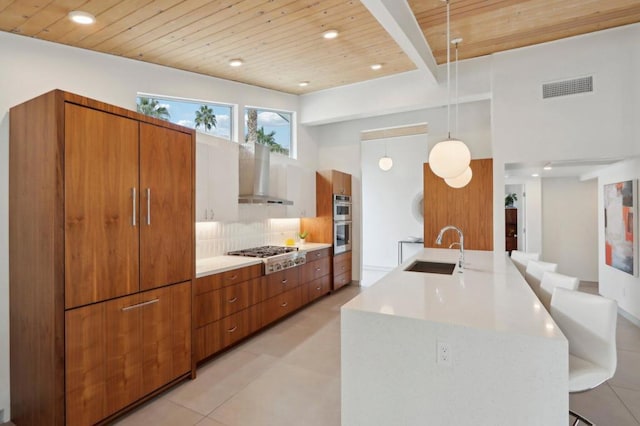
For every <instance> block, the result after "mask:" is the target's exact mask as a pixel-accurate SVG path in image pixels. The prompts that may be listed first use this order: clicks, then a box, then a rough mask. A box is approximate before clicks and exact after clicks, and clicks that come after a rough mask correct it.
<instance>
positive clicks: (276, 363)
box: [117, 285, 640, 426]
mask: <svg viewBox="0 0 640 426" xmlns="http://www.w3.org/2000/svg"><path fill="white" fill-rule="evenodd" d="M581 289H583V290H585V291H589V292H597V288H596V287H595V286H593V287H592V286H589V285H587V286H584V287H583V286H581ZM359 291H360V288H359V287H356V286H348V287H345V288H344V289H342V290H340V291H338V292H336V293H335V294H333V295H331V296H329V297H325V298H323V299H321V300H320V301H318V302H317V303H315V304H313V305H311V306H309V307H308V308H306V309H304V310H302V311H300V312H298V313H297V314H295V315H293V316H291V317H290V318H288V319H286V320H284V321H282V322H280V323H278V324H276V325H275V326H273V327H271V328H269V329H268V330H266V331H265V332H263V333H261V334H259V335H258V336H256V337H254V338H252V339H250V340H248V341H247V342H245V343H243V344H241V345H239V346H237V347H235V348H234V349H232V350H230V351H228V352H226V353H225V354H223V355H222V356H220V357H218V358H216V359H214V360H213V361H211V362H208V363H207V364H205V365H204V366H202V367H200V368H199V369H198V378H197V379H196V380H194V381H188V382H184V383H182V384H181V385H179V386H177V387H175V388H173V389H172V390H170V391H168V392H166V393H165V394H163V395H161V396H159V397H157V398H156V399H154V400H152V401H151V402H149V403H147V404H145V405H143V406H142V407H140V408H138V409H137V410H136V411H134V412H132V413H131V414H129V415H128V416H126V417H124V418H122V419H120V420H119V422H118V423H117V424H118V425H121V426H129V425H144V426H150V425H153V426H162V425H172V426H174V425H181V426H182V425H198V426H235V425H242V426H248V425H260V426H264V425H278V426H282V425H297V426H299V425H305V426H307V425H322V426H331V425H339V424H340V316H339V315H340V306H341V305H342V304H343V303H345V302H346V301H347V300H349V299H351V298H352V297H353V296H355V295H356V294H357V293H358V292H359ZM363 291H366V289H364V290H363ZM617 330H618V338H617V345H618V369H617V372H616V375H615V377H614V378H613V379H611V380H610V381H609V382H608V383H605V384H603V385H601V386H599V387H598V388H596V389H594V390H592V391H589V392H585V393H582V394H575V395H572V396H571V397H570V403H571V408H572V409H574V410H576V411H578V412H580V413H581V414H583V415H585V416H586V417H587V418H590V419H591V420H592V421H594V422H595V423H596V424H597V425H599V426H640V368H639V366H640V327H638V326H636V325H634V324H633V323H631V322H630V321H628V320H627V319H625V318H624V317H621V316H618V328H617ZM514 424H517V422H516V423H514Z"/></svg>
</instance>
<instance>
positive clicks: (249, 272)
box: [195, 263, 263, 294]
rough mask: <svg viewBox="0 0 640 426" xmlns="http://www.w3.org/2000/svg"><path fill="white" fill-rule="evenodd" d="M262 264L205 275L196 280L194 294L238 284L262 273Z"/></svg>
mask: <svg viewBox="0 0 640 426" xmlns="http://www.w3.org/2000/svg"><path fill="white" fill-rule="evenodd" d="M262 267H263V265H262V264H261V263H260V264H257V265H251V266H246V267H244V268H238V269H232V270H230V271H225V272H221V273H219V274H213V275H207V276H204V277H201V278H198V279H197V280H196V292H195V293H196V294H202V293H207V292H209V291H212V290H219V289H221V288H223V287H228V286H230V285H234V284H238V283H241V282H243V281H247V280H250V279H252V278H258V277H260V276H261V275H262Z"/></svg>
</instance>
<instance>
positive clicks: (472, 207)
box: [423, 158, 493, 250]
mask: <svg viewBox="0 0 640 426" xmlns="http://www.w3.org/2000/svg"><path fill="white" fill-rule="evenodd" d="M471 170H473V178H472V179H471V182H469V184H468V185H467V186H465V187H464V188H459V189H456V188H451V187H450V186H449V185H447V184H446V183H445V181H444V180H443V179H441V178H439V177H438V176H436V175H435V174H434V173H433V172H432V171H431V168H430V167H429V163H425V164H424V203H423V206H424V207H423V208H424V246H425V247H437V248H447V247H449V245H450V244H451V243H453V242H455V241H458V236H457V233H456V232H453V231H447V232H446V233H445V235H444V237H443V239H442V245H440V246H439V245H437V244H436V243H435V240H436V237H437V236H438V233H439V232H440V229H442V228H443V227H445V226H447V225H453V226H456V227H458V228H460V230H462V232H463V233H464V248H465V249H469V250H493V160H492V159H490V158H489V159H481V160H471Z"/></svg>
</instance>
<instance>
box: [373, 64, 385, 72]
mask: <svg viewBox="0 0 640 426" xmlns="http://www.w3.org/2000/svg"><path fill="white" fill-rule="evenodd" d="M380 68H382V64H373V65H371V69H372V70H374V71H378V70H379V69H380Z"/></svg>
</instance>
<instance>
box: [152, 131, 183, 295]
mask: <svg viewBox="0 0 640 426" xmlns="http://www.w3.org/2000/svg"><path fill="white" fill-rule="evenodd" d="M192 145H193V144H192V140H191V137H190V135H188V134H186V133H181V132H178V131H176V130H171V129H166V128H163V127H158V126H154V125H151V124H147V123H141V124H140V187H141V194H140V202H141V203H140V204H141V206H140V211H141V218H140V219H141V224H140V289H141V290H148V289H151V288H155V287H159V286H162V285H166V284H173V283H178V282H182V281H186V280H189V279H190V277H191V276H192V269H193V258H192V250H193V243H194V242H193V241H192V239H191V238H185V236H186V235H192V228H193V226H194V223H193V221H194V215H193V206H192V197H193V187H192V180H193V152H192Z"/></svg>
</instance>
